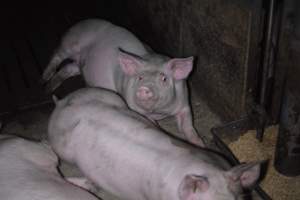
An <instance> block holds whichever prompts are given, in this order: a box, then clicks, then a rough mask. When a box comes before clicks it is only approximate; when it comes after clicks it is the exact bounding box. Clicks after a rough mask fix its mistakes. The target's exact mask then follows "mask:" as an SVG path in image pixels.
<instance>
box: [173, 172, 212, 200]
mask: <svg viewBox="0 0 300 200" xmlns="http://www.w3.org/2000/svg"><path fill="white" fill-rule="evenodd" d="M208 189H209V181H208V179H207V177H205V176H197V175H192V174H189V175H186V176H185V177H184V179H183V180H182V182H181V184H180V186H179V191H178V195H179V199H180V200H193V199H197V196H198V195H199V192H206V191H207V190H208Z"/></svg>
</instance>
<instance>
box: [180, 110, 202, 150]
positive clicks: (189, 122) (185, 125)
mask: <svg viewBox="0 0 300 200" xmlns="http://www.w3.org/2000/svg"><path fill="white" fill-rule="evenodd" d="M176 121H177V126H178V129H179V131H180V132H181V133H183V135H184V136H185V138H186V140H187V141H189V142H190V143H192V144H195V145H197V146H200V147H205V144H204V142H203V139H202V138H201V137H200V136H199V134H198V133H197V131H196V129H195V128H194V126H193V119H192V113H191V110H190V108H189V107H184V108H183V109H181V110H180V111H179V112H178V113H177V114H176Z"/></svg>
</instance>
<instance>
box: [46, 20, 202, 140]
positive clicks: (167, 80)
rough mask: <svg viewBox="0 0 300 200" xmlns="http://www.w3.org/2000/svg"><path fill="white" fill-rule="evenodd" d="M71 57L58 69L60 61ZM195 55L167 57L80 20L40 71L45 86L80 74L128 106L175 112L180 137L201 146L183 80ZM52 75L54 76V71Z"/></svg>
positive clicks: (101, 24)
mask: <svg viewBox="0 0 300 200" xmlns="http://www.w3.org/2000/svg"><path fill="white" fill-rule="evenodd" d="M66 59H69V60H70V59H71V60H73V62H71V63H70V62H69V63H68V64H67V65H65V66H63V67H62V69H60V70H59V71H58V72H57V73H56V71H57V69H58V67H59V65H60V64H61V63H62V62H63V61H64V60H66ZM192 68H193V57H188V58H173V59H171V58H169V57H167V56H164V55H159V54H156V53H154V52H153V51H151V50H150V48H149V47H146V46H145V45H144V44H143V43H142V42H141V41H139V40H138V39H137V38H136V37H135V36H134V35H133V34H132V33H130V32H129V31H128V30H126V29H124V28H121V27H118V26H115V25H113V24H111V23H109V22H107V21H103V20H97V19H90V20H85V21H82V22H79V23H78V24H77V25H75V26H74V27H72V28H71V29H70V30H69V31H68V32H67V33H66V34H65V36H64V37H63V39H62V41H61V44H60V46H59V48H58V49H57V50H56V52H55V53H54V55H53V57H52V59H51V61H50V63H49V65H48V66H47V68H46V69H45V71H44V74H43V79H44V81H45V82H46V81H49V80H50V79H51V80H50V82H49V84H48V86H47V87H48V90H54V89H55V88H57V87H58V86H59V85H60V84H61V83H62V81H63V80H65V79H67V78H68V77H71V76H75V75H78V74H82V75H83V78H84V80H85V82H86V84H87V85H88V86H92V87H101V88H106V89H110V90H113V91H115V92H117V93H119V94H120V95H121V96H122V97H123V98H124V99H125V101H126V103H127V104H128V106H129V107H130V108H131V109H133V110H135V111H137V112H139V113H141V114H143V115H145V116H147V117H148V118H150V119H152V120H160V119H163V118H165V117H168V116H175V117H176V121H177V125H178V129H179V131H180V132H181V133H182V135H183V137H184V138H186V139H187V140H188V141H190V142H191V143H194V144H196V145H198V146H204V144H203V141H202V139H201V138H200V137H199V136H198V134H197V132H196V130H195V128H194V127H193V122H192V114H191V108H190V105H189V100H188V89H187V83H186V79H187V77H188V76H189V74H190V72H191V71H192ZM55 73H56V74H55Z"/></svg>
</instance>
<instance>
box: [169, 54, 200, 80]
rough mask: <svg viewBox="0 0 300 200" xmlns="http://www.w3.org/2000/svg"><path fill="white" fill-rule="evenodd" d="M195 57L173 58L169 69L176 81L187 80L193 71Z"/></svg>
mask: <svg viewBox="0 0 300 200" xmlns="http://www.w3.org/2000/svg"><path fill="white" fill-rule="evenodd" d="M193 60H194V57H188V58H173V59H171V60H170V61H169V62H168V63H167V69H168V70H170V71H171V73H172V74H173V77H174V78H175V79H176V80H181V79H185V78H187V77H188V76H189V74H190V73H191V71H192V69H193Z"/></svg>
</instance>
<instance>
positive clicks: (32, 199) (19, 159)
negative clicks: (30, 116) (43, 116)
mask: <svg viewBox="0 0 300 200" xmlns="http://www.w3.org/2000/svg"><path fill="white" fill-rule="evenodd" d="M57 165H58V158H57V156H56V154H55V153H54V152H53V151H52V149H51V148H50V147H49V146H47V145H45V144H43V143H39V142H34V141H29V140H26V139H22V138H18V137H15V136H12V135H0V199H1V200H97V199H98V198H96V197H95V196H93V195H92V194H90V193H89V192H88V191H86V190H84V189H82V188H79V187H78V186H75V185H73V184H71V183H69V182H67V181H66V180H64V179H63V178H62V177H61V175H60V174H59V172H58V170H57ZM98 200H99V199H98Z"/></svg>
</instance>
